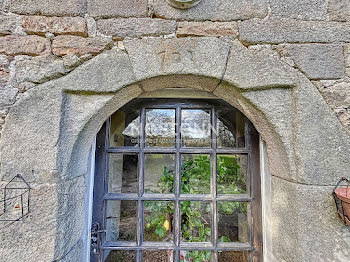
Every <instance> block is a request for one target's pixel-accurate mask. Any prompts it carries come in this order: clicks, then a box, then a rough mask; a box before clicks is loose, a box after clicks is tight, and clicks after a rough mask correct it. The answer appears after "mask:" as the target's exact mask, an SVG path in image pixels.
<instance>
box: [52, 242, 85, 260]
mask: <svg viewBox="0 0 350 262" xmlns="http://www.w3.org/2000/svg"><path fill="white" fill-rule="evenodd" d="M84 251H85V249H84V243H83V241H82V240H79V241H78V243H77V244H76V245H75V246H74V247H73V248H72V249H71V250H70V251H69V253H68V254H66V255H65V256H64V257H62V258H60V259H58V260H57V262H78V261H79V262H80V261H83V257H84Z"/></svg>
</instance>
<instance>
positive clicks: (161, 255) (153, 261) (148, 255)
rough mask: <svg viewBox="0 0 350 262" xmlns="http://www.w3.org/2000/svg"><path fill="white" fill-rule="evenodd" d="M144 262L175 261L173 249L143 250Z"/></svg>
mask: <svg viewBox="0 0 350 262" xmlns="http://www.w3.org/2000/svg"><path fill="white" fill-rule="evenodd" d="M142 261H143V262H173V261H174V251H173V250H147V251H143V257H142Z"/></svg>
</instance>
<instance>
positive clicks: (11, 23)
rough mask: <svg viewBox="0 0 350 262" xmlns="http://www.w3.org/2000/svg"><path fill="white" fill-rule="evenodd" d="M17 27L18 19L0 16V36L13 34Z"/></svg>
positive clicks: (11, 16)
mask: <svg viewBox="0 0 350 262" xmlns="http://www.w3.org/2000/svg"><path fill="white" fill-rule="evenodd" d="M18 25H19V19H18V17H16V16H14V15H0V35H10V34H13V33H14V32H15V30H16V27H17V26H18Z"/></svg>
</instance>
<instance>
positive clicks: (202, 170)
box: [145, 155, 246, 262]
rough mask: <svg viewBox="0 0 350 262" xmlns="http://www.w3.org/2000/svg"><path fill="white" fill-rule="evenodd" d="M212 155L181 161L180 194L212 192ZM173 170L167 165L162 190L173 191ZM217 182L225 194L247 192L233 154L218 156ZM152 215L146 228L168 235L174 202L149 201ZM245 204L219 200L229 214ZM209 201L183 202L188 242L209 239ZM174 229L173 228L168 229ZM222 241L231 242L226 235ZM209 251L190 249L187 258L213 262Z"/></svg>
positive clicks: (147, 204)
mask: <svg viewBox="0 0 350 262" xmlns="http://www.w3.org/2000/svg"><path fill="white" fill-rule="evenodd" d="M210 169H211V167H210V158H209V157H208V156H206V155H197V156H195V157H193V158H186V159H184V160H183V163H182V172H181V193H182V194H209V193H210ZM174 177H175V176H174V171H173V170H170V169H168V167H164V170H163V174H162V176H161V178H160V180H159V181H158V184H157V185H158V187H159V188H160V190H161V193H174ZM217 185H218V192H220V193H224V194H240V193H245V186H246V180H245V177H244V176H242V175H241V174H240V165H239V162H238V159H237V157H236V156H234V155H230V156H229V155H222V156H217ZM145 207H148V208H149V210H150V212H151V213H152V215H150V216H147V217H146V218H147V223H148V224H147V228H149V229H150V230H152V231H153V232H154V234H155V235H156V236H157V237H159V238H160V239H162V238H163V237H164V236H165V235H166V231H167V230H166V228H165V227H164V226H163V225H164V221H166V220H167V219H169V216H172V215H173V213H174V207H173V203H171V202H164V201H163V202H162V201H146V203H145ZM244 209H246V206H245V205H244V204H243V203H238V202H229V201H219V202H218V210H219V212H220V213H221V214H224V215H230V214H233V213H234V212H235V211H243V210H244ZM208 221H210V203H209V202H205V201H183V202H181V229H182V237H183V238H184V239H185V240H186V241H187V242H206V241H209V240H210V235H211V228H210V224H209V223H208ZM169 230H170V231H171V228H170V229H169ZM219 241H220V242H231V239H230V238H229V237H227V236H222V237H221V238H220V239H219ZM210 255H211V253H210V252H209V251H190V252H187V254H186V258H188V260H190V261H194V262H203V261H210Z"/></svg>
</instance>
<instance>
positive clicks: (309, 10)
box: [270, 0, 327, 20]
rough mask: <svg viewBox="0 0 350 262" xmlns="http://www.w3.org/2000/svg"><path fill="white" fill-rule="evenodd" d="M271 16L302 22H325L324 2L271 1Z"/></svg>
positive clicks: (319, 0)
mask: <svg viewBox="0 0 350 262" xmlns="http://www.w3.org/2000/svg"><path fill="white" fill-rule="evenodd" d="M270 7H271V14H272V16H278V17H284V18H295V19H302V20H326V19H327V1H326V0H271V1H270Z"/></svg>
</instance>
